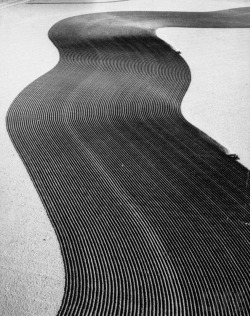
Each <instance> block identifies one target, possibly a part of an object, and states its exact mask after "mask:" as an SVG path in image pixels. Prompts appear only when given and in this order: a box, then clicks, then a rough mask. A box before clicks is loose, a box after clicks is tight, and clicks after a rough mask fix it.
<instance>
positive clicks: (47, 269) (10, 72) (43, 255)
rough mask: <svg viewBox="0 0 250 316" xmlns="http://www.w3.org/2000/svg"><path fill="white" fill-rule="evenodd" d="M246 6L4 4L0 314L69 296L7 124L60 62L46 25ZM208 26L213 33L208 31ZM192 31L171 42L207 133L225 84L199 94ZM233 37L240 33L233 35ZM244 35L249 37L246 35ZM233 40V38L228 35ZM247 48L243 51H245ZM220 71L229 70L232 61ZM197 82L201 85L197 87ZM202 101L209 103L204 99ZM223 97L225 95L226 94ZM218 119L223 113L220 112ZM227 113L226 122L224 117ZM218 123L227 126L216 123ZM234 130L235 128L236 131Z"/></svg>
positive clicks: (0, 32) (186, 1)
mask: <svg viewBox="0 0 250 316" xmlns="http://www.w3.org/2000/svg"><path fill="white" fill-rule="evenodd" d="M248 3H249V4H250V2H249V1H236V0H235V1H230V0H229V1H218V0H210V1H204V0H196V1H195V0H181V1H178V0H171V1H168V0H162V1H160V0H145V1H143V0H134V1H129V2H120V3H109V4H104V3H103V4H90V5H59V6H58V5H49V6H43V5H19V6H15V7H9V8H6V9H3V10H1V9H0V43H1V45H0V56H1V59H0V69H1V76H0V85H1V89H0V148H1V150H0V155H1V157H0V284H1V287H0V315H6V316H7V315H8V316H12V315H18V316H19V315H33V316H34V315H44V316H47V315H56V311H57V310H58V308H59V306H60V302H61V299H62V295H63V288H64V270H63V263H62V259H61V255H60V250H59V245H58V242H57V238H56V236H55V233H54V231H53V228H52V226H51V224H50V222H49V220H48V218H47V215H46V211H45V210H44V208H43V206H42V204H41V202H40V199H39V197H38V194H37V193H36V190H35V189H34V187H33V185H32V182H31V180H30V179H29V176H28V174H27V172H26V169H25V168H24V166H23V164H22V162H21V160H20V158H19V156H18V154H17V153H16V151H15V149H14V147H13V145H12V143H11V141H10V139H9V136H8V134H7V131H6V127H5V116H6V112H7V109H8V107H9V106H10V104H11V102H12V101H13V99H14V98H15V97H16V95H17V94H18V93H19V92H21V90H22V89H23V88H24V87H25V86H27V85H28V84H29V83H31V82H32V81H33V80H35V79H36V78H37V77H39V76H40V75H42V74H44V73H45V72H46V71H48V70H50V69H51V68H52V67H53V66H54V65H55V64H56V62H57V60H58V53H57V50H56V49H55V48H54V46H53V45H52V44H51V43H50V41H49V40H48V37H47V32H48V29H49V28H50V27H51V26H52V25H53V24H54V23H56V22H57V21H59V20H61V19H63V18H66V17H69V16H74V15H80V14H85V13H90V12H100V11H103V12H104V11H119V10H172V11H173V10H179V11H181V10H183V11H203V10H204V11H209V10H219V9H225V8H233V7H239V6H247V5H248ZM193 31H194V30H193ZM210 31H211V33H209V32H210ZM159 32H161V31H159ZM164 32H165V30H164ZM191 32H192V30H190V29H189V30H184V29H182V30H180V29H173V28H172V29H168V30H167V37H168V38H167V41H169V43H170V44H172V45H173V46H174V47H176V48H177V49H179V50H181V51H182V52H183V57H184V58H185V59H186V60H187V62H188V63H189V65H190V67H191V71H192V73H193V76H194V77H193V82H192V85H191V87H190V91H189V92H188V94H187V96H186V97H185V99H184V110H185V116H186V117H187V118H188V119H189V120H190V121H191V122H193V123H194V121H193V120H195V119H196V120H197V122H199V124H200V125H199V128H201V129H202V130H204V131H206V128H208V127H209V126H210V127H211V124H210V121H209V119H210V117H211V116H213V115H214V114H213V113H214V112H211V109H212V110H213V111H214V107H216V112H217V113H218V112H219V113H222V112H223V111H224V110H223V104H224V103H223V102H224V101H223V102H222V103H221V102H220V104H218V102H217V103H215V102H212V101H218V98H217V97H216V98H214V99H213V100H211V104H212V107H206V106H205V105H204V104H206V102H208V101H207V97H208V94H209V95H210V94H213V93H215V92H214V91H217V90H214V89H216V87H217V86H218V84H220V82H217V80H219V81H220V80H221V77H220V76H215V77H216V78H215V79H216V80H215V79H214V80H211V83H212V81H214V85H213V86H212V85H211V87H210V88H209V89H210V90H209V93H206V92H207V91H206V92H203V93H202V89H203V88H202V87H200V88H199V90H200V92H199V93H201V94H200V97H199V96H198V95H197V94H196V89H195V76H196V77H197V78H198V76H200V74H199V75H198V72H199V71H203V72H204V70H203V69H206V70H209V68H210V67H209V65H204V64H203V63H201V61H200V59H199V60H196V59H195V58H193V57H192V56H194V55H193V51H194V50H193V49H194V47H193V46H194V43H195V42H196V45H199V49H200V50H201V47H202V58H203V60H204V59H206V54H207V49H206V47H207V46H206V45H205V44H206V43H205V42H204V41H203V42H202V41H201V40H202V37H203V36H202V35H199V39H200V41H199V42H198V41H196V39H195V38H193V40H191V41H187V36H191V35H190V34H191ZM207 32H208V33H209V34H210V35H209V34H207V36H208V37H209V38H210V40H211V41H212V42H211V44H212V45H209V46H210V47H213V45H215V44H214V43H215V41H214V38H213V36H221V37H222V39H220V40H219V43H218V45H219V46H220V45H221V46H222V51H223V46H224V45H227V43H226V40H224V35H223V34H222V33H220V31H218V30H216V31H213V30H207ZM244 32H245V31H244ZM244 32H243V33H244ZM198 33H199V34H200V30H197V34H198ZM243 33H242V34H243ZM213 34H214V35H213ZM232 34H236V33H234V32H233V33H232ZM244 34H246V33H244ZM164 36H165V35H164ZM192 36H193V35H192ZM192 36H191V37H192ZM197 36H198V35H197ZM235 36H236V35H235ZM242 36H243V35H242ZM244 36H246V37H247V36H248V35H244ZM177 37H178V39H177ZM246 37H245V38H246ZM227 39H228V40H229V38H228V36H227ZM221 40H222V42H221ZM246 40H247V38H246ZM243 42H244V40H243V39H242V43H241V45H242V46H244V47H245V46H246V44H244V43H243ZM245 48H246V47H245ZM245 48H244V50H243V49H241V50H240V51H241V52H243V51H245ZM246 49H247V48H246ZM242 54H243V55H242V56H243V57H242V60H241V59H240V60H238V61H236V64H235V65H233V67H231V71H232V72H233V73H234V74H233V76H234V78H236V77H235V76H238V74H237V73H235V72H237V71H238V70H236V69H240V68H241V67H243V64H244V63H245V62H246V61H245V53H242ZM200 55H201V54H200V52H199V50H198V51H197V56H199V57H200ZM192 58H193V59H192ZM207 58H208V57H207ZM222 59H223V56H222ZM208 60H209V62H210V61H213V58H212V57H211V55H210V59H208ZM196 61H197V63H196ZM200 65H202V66H203V69H200ZM244 65H246V67H245V66H244V67H245V68H246V69H245V70H246V73H247V67H248V69H250V68H249V66H248V65H249V64H244ZM204 67H205V68H204ZM221 69H222V71H224V70H225V71H226V69H227V66H224V68H221ZM245 70H244V71H245ZM195 73H197V75H195ZM207 73H208V72H207V71H206V72H205V73H204V76H203V75H202V78H205V80H208V79H207V78H208V77H207ZM245 76H247V74H246V75H244V78H245ZM237 78H238V77H237ZM198 81H199V80H198ZM198 81H197V83H196V84H199V82H198ZM202 84H205V83H204V82H203V83H202ZM239 86H240V84H239ZM191 89H192V90H193V92H191ZM222 91H226V90H225V89H224V90H222ZM227 91H228V90H227ZM216 93H218V91H217V92H216ZM222 94H223V93H222ZM230 95H231V97H232V96H234V95H235V94H234V93H231V87H230ZM197 96H198V97H197ZM241 96H242V102H243V103H239V105H238V108H237V110H235V108H233V107H232V108H231V110H230V111H233V116H235V117H233V122H235V121H236V120H240V122H241V121H242V118H238V117H237V118H236V115H238V114H239V112H242V109H243V108H244V109H245V100H249V95H247V94H246V92H244V94H242V95H241ZM193 98H194V99H195V101H194V100H193ZM201 98H202V100H203V102H200V99H201ZM221 99H223V100H224V94H223V98H222V97H221ZM227 99H228V97H227ZM209 104H210V102H209ZM201 106H204V107H205V109H203V110H200V109H201ZM234 106H235V103H234ZM191 107H192V111H191V110H190V111H189V112H190V116H188V115H189V114H188V110H186V109H188V108H190V109H191ZM221 107H222V108H221ZM198 108H199V109H198ZM209 109H210V112H209ZM239 109H240V110H239ZM203 111H207V112H206V113H207V114H206V115H203ZM199 112H202V116H201V117H204V116H205V117H206V120H200V119H199V115H200V114H199ZM223 113H225V112H223ZM215 116H220V114H216V115H215ZM197 117H198V119H197ZM223 117H224V120H225V115H224V116H223ZM197 124H198V123H197ZM241 124H242V125H243V126H244V125H246V124H244V123H241ZM224 125H225V126H226V125H227V126H228V125H229V124H228V122H224ZM248 125H249V124H248ZM216 126H222V125H221V124H215V127H216ZM237 126H239V124H235V127H237ZM229 132H230V133H231V131H229ZM221 133H222V132H221V131H218V132H216V130H215V134H216V137H214V138H215V139H216V140H218V141H220V140H219V138H218V137H221ZM208 134H209V132H208ZM232 134H233V135H234V134H235V133H232ZM211 136H212V135H211ZM230 138H231V137H230ZM222 143H223V142H222ZM242 144H243V145H242ZM244 144H245V142H244V143H242V140H240V141H239V147H242V146H244ZM248 144H249V141H248ZM223 145H225V146H227V147H229V148H230V149H231V146H232V145H227V144H224V143H223ZM233 150H234V149H233ZM235 151H236V152H237V153H239V150H236V149H235ZM240 155H241V154H240ZM242 157H243V155H242Z"/></svg>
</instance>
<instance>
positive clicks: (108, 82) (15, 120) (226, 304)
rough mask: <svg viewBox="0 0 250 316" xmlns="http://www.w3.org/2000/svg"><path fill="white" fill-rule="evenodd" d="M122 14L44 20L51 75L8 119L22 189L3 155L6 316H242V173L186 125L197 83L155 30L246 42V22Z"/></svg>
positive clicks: (231, 17)
mask: <svg viewBox="0 0 250 316" xmlns="http://www.w3.org/2000/svg"><path fill="white" fill-rule="evenodd" d="M34 2H35V1H34ZM224 2H225V1H224ZM109 5H110V6H111V4H109ZM109 5H108V6H109ZM32 6H33V5H32ZM91 6H92V4H91ZM119 6H123V7H122V8H121V9H120V10H121V11H122V12H109V13H95V14H86V15H80V16H76V17H72V18H67V19H65V20H62V21H60V22H58V23H56V24H55V25H54V26H52V25H53V24H54V19H55V13H54V12H53V15H51V16H49V17H48V16H47V18H46V19H47V20H46V23H47V24H46V25H50V26H52V28H50V31H49V38H50V39H51V41H52V42H53V44H54V46H55V47H56V48H57V50H58V52H59V54H60V60H59V62H58V63H57V65H56V66H55V67H54V68H53V69H52V70H50V71H48V72H47V73H46V74H45V75H43V76H41V77H39V78H38V79H36V80H35V81H33V83H31V84H30V85H28V86H27V87H26V88H25V89H24V90H23V91H22V92H21V93H20V94H19V95H18V96H17V97H16V99H15V100H14V102H13V103H12V104H11V106H10V107H9V110H8V112H7V115H6V126H7V130H8V133H9V136H10V139H11V141H12V143H13V145H14V147H15V149H16V151H17V152H18V154H19V156H20V157H21V159H22V161H23V164H24V166H25V167H26V170H27V171H28V174H29V176H30V179H31V181H29V179H28V177H27V173H26V171H25V168H24V167H22V165H19V160H18V157H17V154H16V152H15V150H14V148H13V147H11V146H12V145H11V142H9V143H8V142H7V141H6V142H4V141H3V144H2V145H3V148H4V149H5V153H4V154H3V157H4V159H5V165H4V166H5V168H6V167H7V166H8V169H4V173H3V174H4V177H5V178H4V183H6V185H7V191H6V188H5V187H2V189H1V190H2V191H3V192H5V195H4V196H3V203H2V208H1V218H2V219H3V220H2V223H1V226H2V229H3V230H2V231H4V234H3V235H2V236H4V238H3V239H2V240H3V242H2V245H1V250H2V252H1V257H0V258H1V271H3V273H2V272H1V278H2V284H3V287H2V289H1V292H0V293H1V301H0V302H1V306H0V308H1V309H2V310H1V315H56V314H57V315H248V314H249V313H250V303H249V301H250V282H249V259H250V253H249V249H250V248H249V243H250V239H249V237H250V231H249V227H250V226H249V223H250V214H249V212H250V207H249V206H250V204H249V203H250V200H249V198H250V191H249V185H248V182H249V171H248V169H247V168H246V167H245V166H243V165H242V164H240V163H239V162H237V161H235V160H233V159H232V158H230V157H229V156H228V155H227V152H226V150H225V149H224V147H223V146H222V145H220V144H219V143H218V142H217V141H215V140H213V139H212V138H211V137H209V136H208V135H207V134H205V133H204V132H202V131H201V130H200V129H198V128H197V127H195V126H194V125H192V124H190V122H188V121H187V120H186V119H185V117H184V116H183V114H182V110H181V103H182V100H183V98H184V96H185V94H186V92H187V91H188V89H189V85H190V82H191V75H192V70H190V67H189V65H188V64H187V62H186V61H185V60H184V58H182V56H181V55H180V54H179V53H178V52H177V51H176V50H175V49H174V48H173V47H172V46H171V45H170V44H171V42H170V44H167V43H166V42H165V41H163V40H162V39H160V38H158V37H157V36H156V34H155V30H156V29H158V28H162V27H188V28H217V29H224V28H233V29H235V28H238V29H242V28H246V29H247V28H249V27H250V8H238V9H231V10H221V11H216V12H175V11H171V12H166V11H148V12H146V11H141V12H140V11H135V10H133V11H132V10H131V11H130V12H127V11H125V10H126V4H125V2H124V3H123V4H121V3H120V4H119ZM134 8H135V7H134ZM5 9H6V10H12V9H9V8H5ZM32 10H33V9H32ZM42 10H45V11H43V12H49V11H46V10H47V9H42ZM91 10H92V8H90V9H89V11H90V12H91ZM103 11H108V10H107V7H105V8H103ZM111 11H112V10H111ZM115 11H117V10H115ZM9 12H12V14H15V12H16V11H15V10H13V11H9ZM71 13H73V11H71ZM87 13H88V12H87ZM69 14H70V13H69V12H68V13H64V15H65V16H64V17H67V15H69ZM72 15H75V12H74V14H72ZM58 17H59V14H58ZM62 18H63V17H62V16H60V19H62ZM60 19H59V18H58V19H57V20H60ZM52 21H53V23H52ZM27 27H29V24H28V25H27ZM43 31H44V30H43V27H39V29H37V30H36V31H35V34H42V32H43ZM36 32H38V33H36ZM39 32H40V33H39ZM45 33H46V32H45ZM45 35H46V34H45ZM45 38H46V36H44V41H45ZM10 47H11V46H10ZM52 51H53V53H51V55H50V57H49V58H51V60H52V61H53V62H52V63H51V65H50V67H48V63H46V62H45V63H44V66H43V65H40V66H39V67H38V68H37V72H36V70H34V71H33V75H34V78H32V80H33V79H35V77H36V76H37V73H39V72H40V71H42V72H43V71H47V70H49V68H52V66H53V65H52V64H53V63H54V62H55V60H56V59H57V52H56V50H55V49H54V50H52ZM14 56H16V55H14ZM9 58H10V59H11V58H12V57H11V53H10V55H9ZM13 58H15V57H13ZM19 58H21V57H19ZM46 68H47V69H46ZM28 72H31V73H32V69H31V70H30V71H28ZM18 75H19V74H17V76H18ZM24 78H26V79H24V80H27V83H26V84H25V85H27V84H28V83H29V80H30V79H31V78H29V77H25V76H24ZM14 89H16V90H18V91H17V92H19V91H20V90H19V89H20V86H16V87H14ZM9 98H10V97H8V96H6V99H5V100H4V102H5V104H7V103H8V102H9V101H10V100H9ZM1 111H2V110H1ZM3 111H4V110H3ZM5 113H6V112H5ZM1 115H2V114H1ZM1 128H2V127H1ZM4 133H5V132H4V131H3V134H4ZM4 137H7V133H5V134H4ZM4 139H6V138H4ZM10 157H12V158H10ZM15 164H16V166H15ZM11 169H13V170H12V171H9V170H11ZM17 170H18V173H17ZM7 178H9V179H7ZM32 183H33V184H32ZM33 185H34V187H33ZM13 191H14V193H13ZM15 191H18V193H15ZM6 192H8V196H6ZM36 192H37V193H36ZM30 197H32V199H30ZM38 197H39V198H40V199H39V198H38ZM12 199H14V201H13V202H11V201H12ZM27 199H30V201H27ZM40 201H41V202H40ZM27 208H28V212H27ZM2 209H3V210H4V211H2ZM45 211H46V212H45ZM27 213H29V214H27ZM13 217H14V218H15V220H13ZM9 218H12V225H10V224H9V223H10V222H11V221H10V219H9ZM20 227H22V228H21V229H20ZM10 229H12V230H17V231H18V234H15V232H13V233H10ZM1 234H2V233H1ZM29 242H30V243H29ZM28 245H29V246H28ZM27 248H28V249H29V250H28V251H27ZM22 251H23V252H25V251H27V252H26V253H27V254H28V256H26V257H24V256H23V255H22V253H21V252H22ZM15 255H16V257H17V258H19V261H18V260H17V259H15V258H14V257H15ZM61 256H62V259H61ZM19 262H20V265H19ZM6 276H7V277H6Z"/></svg>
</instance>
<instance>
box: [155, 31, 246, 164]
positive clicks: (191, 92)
mask: <svg viewBox="0 0 250 316" xmlns="http://www.w3.org/2000/svg"><path fill="white" fill-rule="evenodd" d="M156 33H157V35H158V36H159V37H160V38H162V39H163V40H165V41H167V42H169V43H171V45H172V46H173V47H174V48H175V49H176V50H178V51H181V52H182V56H183V58H184V59H185V60H186V62H187V63H188V65H189V67H190V69H191V76H192V80H191V85H190V87H189V89H188V91H187V93H186V95H185V97H184V100H183V103H182V112H183V114H184V116H185V117H186V119H187V120H188V121H189V122H191V123H192V124H193V125H195V126H197V127H198V128H199V129H201V130H202V131H203V132H205V133H206V134H208V135H209V136H210V137H212V138H213V139H215V140H216V141H217V142H218V143H220V144H221V145H223V146H224V147H226V148H227V149H228V151H229V153H236V154H237V155H238V156H239V157H240V163H242V164H243V165H245V166H246V167H247V168H248V169H250V124H249V118H250V59H249V56H250V29H246V28H245V29H241V28H240V29H196V28H190V29H188V28H186V29H184V28H171V29H170V28H163V29H158V30H157V32H156Z"/></svg>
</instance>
